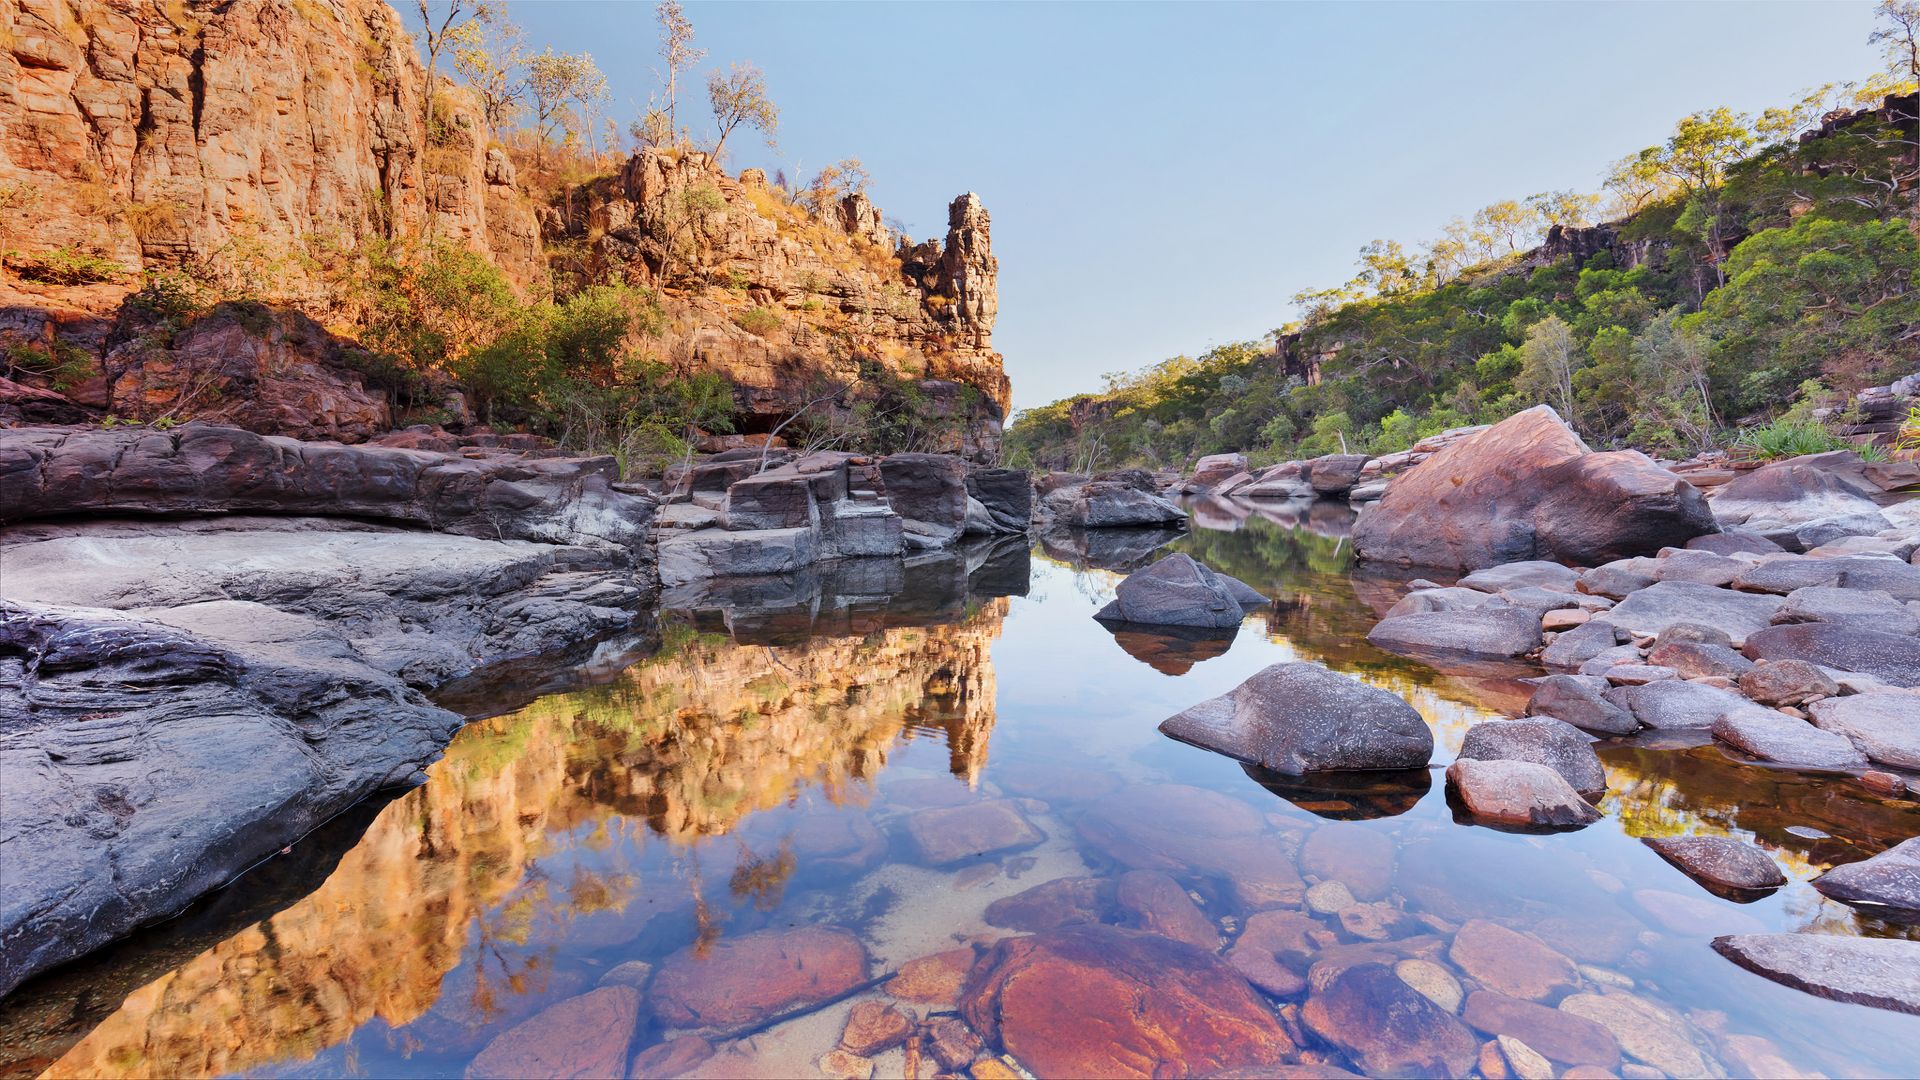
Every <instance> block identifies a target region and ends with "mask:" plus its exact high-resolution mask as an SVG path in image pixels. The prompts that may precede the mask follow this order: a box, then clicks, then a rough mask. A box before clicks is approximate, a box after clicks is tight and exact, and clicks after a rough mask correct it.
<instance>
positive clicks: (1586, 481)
mask: <svg viewBox="0 0 1920 1080" xmlns="http://www.w3.org/2000/svg"><path fill="white" fill-rule="evenodd" d="M1715 528H1716V526H1715V525H1714V521H1713V513H1712V511H1710V510H1709V509H1708V507H1707V503H1706V500H1705V499H1704V498H1703V497H1702V496H1701V494H1700V492H1699V491H1698V490H1696V489H1695V488H1694V487H1693V485H1691V484H1689V483H1687V482H1686V481H1685V480H1682V479H1681V478H1680V477H1678V476H1676V475H1674V474H1673V473H1671V472H1668V471H1667V470H1665V469H1663V468H1661V467H1659V466H1658V465H1656V464H1654V463H1653V461H1652V460H1650V459H1648V458H1647V457H1646V456H1645V455H1643V454H1639V453H1636V452H1632V451H1622V452H1615V453H1599V454H1596V453H1593V452H1592V451H1590V450H1589V449H1588V448H1587V446H1586V444H1585V443H1583V442H1581V441H1580V438H1579V436H1577V435H1575V434H1574V433H1573V431H1572V429H1570V428H1569V427H1567V425H1566V424H1565V423H1564V422H1563V421H1562V420H1561V419H1560V417H1559V416H1558V415H1556V414H1555V413H1554V411H1553V410H1552V409H1551V408H1548V407H1547V406H1545V405H1539V406H1535V407H1534V408H1531V409H1527V410H1525V411H1524V412H1520V413H1516V414H1515V415H1513V416H1510V417H1508V418H1507V419H1505V420H1502V421H1501V422H1500V423H1498V424H1495V425H1493V426H1492V427H1490V428H1488V429H1487V430H1485V431H1482V432H1480V433H1479V434H1477V435H1474V436H1473V437H1471V438H1468V439H1465V440H1462V441H1460V442H1458V443H1455V444H1453V445H1451V446H1448V447H1447V448H1446V449H1444V450H1441V451H1440V452H1439V453H1437V454H1435V455H1434V456H1433V457H1431V458H1428V459H1427V460H1425V461H1423V462H1421V463H1420V464H1418V465H1416V466H1414V467H1413V468H1411V469H1409V470H1408V471H1406V472H1404V473H1402V474H1400V475H1399V476H1398V477H1396V478H1395V479H1394V481H1393V484H1392V486H1391V487H1389V488H1388V489H1387V493H1386V495H1385V496H1383V497H1382V498H1381V499H1380V501H1379V502H1377V503H1374V504H1373V505H1371V506H1369V507H1368V508H1367V509H1366V511H1365V512H1363V513H1362V514H1361V515H1360V520H1359V521H1358V522H1357V523H1356V524H1355V526H1354V532H1353V541H1354V550H1355V551H1356V552H1357V553H1358V554H1359V556H1360V557H1361V558H1362V559H1367V560H1372V561H1380V562H1394V563H1400V564H1402V565H1417V566H1432V567H1442V568H1451V569H1461V570H1477V569H1481V568H1483V567H1489V566H1495V565H1498V564H1500V563H1507V562H1514V561H1516V560H1521V559H1550V560H1555V561H1560V562H1567V563H1573V564H1577V565H1586V566H1592V565H1597V564H1599V563H1603V562H1606V561H1608V560H1610V559H1616V558H1620V557H1623V556H1627V555H1651V554H1653V553H1655V552H1657V551H1659V550H1660V549H1661V548H1663V547H1669V546H1674V545H1679V544H1683V543H1685V542H1686V541H1688V540H1690V539H1692V538H1693V537H1695V536H1698V535H1700V534H1702V533H1708V532H1713V531H1714V530H1715Z"/></svg>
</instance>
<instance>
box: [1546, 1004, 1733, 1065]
mask: <svg viewBox="0 0 1920 1080" xmlns="http://www.w3.org/2000/svg"><path fill="white" fill-rule="evenodd" d="M1557 1007H1558V1008H1559V1009H1560V1011H1561V1012H1565V1013H1570V1014H1572V1015H1574V1016H1579V1017H1583V1018H1585V1019H1588V1020H1592V1021H1593V1022H1594V1023H1596V1024H1599V1025H1600V1026H1601V1027H1603V1028H1606V1029H1607V1031H1608V1032H1609V1033H1611V1034H1612V1035H1613V1037H1614V1039H1615V1040H1617V1041H1618V1042H1619V1043H1620V1049H1622V1050H1624V1051H1625V1052H1626V1054H1627V1056H1628V1057H1631V1058H1633V1059H1634V1060H1636V1061H1641V1062H1644V1063H1646V1064H1648V1065H1651V1066H1653V1067H1654V1068H1656V1069H1659V1070H1660V1071H1661V1072H1664V1073H1666V1074H1667V1075H1668V1076H1708V1075H1720V1071H1719V1070H1718V1069H1716V1068H1714V1067H1713V1066H1711V1065H1710V1064H1709V1063H1708V1059H1707V1057H1706V1055H1704V1054H1702V1053H1701V1052H1700V1048H1699V1047H1698V1046H1695V1045H1694V1043H1693V1040H1692V1038H1690V1037H1689V1035H1688V1028H1687V1022H1686V1021H1685V1020H1684V1019H1682V1018H1681V1017H1680V1016H1678V1015H1677V1014H1675V1013H1673V1012H1672V1011H1670V1010H1668V1009H1666V1008H1663V1007H1662V1006H1659V1005H1656V1004H1654V1003H1653V1002H1651V1001H1648V1000H1647V999H1645V998H1643V997H1640V996H1639V995H1637V994H1630V993H1627V992H1625V991H1622V990H1611V991H1608V992H1607V993H1604V994H1574V995H1572V996H1571V997H1568V998H1565V999H1564V1000H1562V1001H1561V1002H1560V1004H1559V1005H1558V1006H1557Z"/></svg>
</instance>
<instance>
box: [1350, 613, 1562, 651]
mask: <svg viewBox="0 0 1920 1080" xmlns="http://www.w3.org/2000/svg"><path fill="white" fill-rule="evenodd" d="M1367 640H1368V641H1370V642H1372V643H1373V644H1375V645H1378V646H1380V647H1381V648H1383V649H1388V650H1391V651H1395V652H1411V653H1415V654H1419V653H1429V654H1434V655H1453V656H1494V657H1515V656H1525V655H1526V654H1527V653H1530V652H1532V651H1533V650H1535V649H1537V648H1539V647H1540V640H1541V638H1540V616H1538V615H1536V614H1534V613H1533V612H1531V611H1528V610H1526V609H1524V608H1518V607H1509V606H1491V605H1490V606H1487V607H1480V608H1471V609H1465V610H1457V611H1431V612H1426V613H1423V614H1418V615H1401V616H1397V617H1394V618H1390V619H1383V620H1381V621H1380V623H1378V624H1377V625H1375V626H1374V628H1373V629H1372V630H1371V631H1369V632H1368V633H1367Z"/></svg>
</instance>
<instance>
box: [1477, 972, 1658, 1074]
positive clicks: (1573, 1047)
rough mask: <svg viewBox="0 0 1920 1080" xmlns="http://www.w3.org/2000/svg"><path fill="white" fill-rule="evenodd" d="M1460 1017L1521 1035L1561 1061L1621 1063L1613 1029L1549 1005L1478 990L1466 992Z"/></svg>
mask: <svg viewBox="0 0 1920 1080" xmlns="http://www.w3.org/2000/svg"><path fill="white" fill-rule="evenodd" d="M1461 1019H1463V1020H1465V1021H1466V1022H1467V1026H1469V1027H1471V1028H1473V1029H1474V1030H1475V1031H1480V1032H1483V1033H1485V1034H1488V1035H1496V1036H1497V1035H1506V1036H1511V1037H1513V1038H1516V1039H1519V1040H1520V1041H1521V1042H1524V1043H1526V1044H1527V1045H1528V1046H1530V1047H1532V1048H1533V1049H1534V1050H1536V1051H1538V1052H1540V1053H1541V1054H1544V1055H1546V1056H1547V1057H1548V1058H1551V1059H1552V1060H1554V1061H1557V1062H1559V1063H1561V1064H1562V1065H1584V1066H1586V1067H1588V1068H1590V1069H1607V1070H1613V1069H1618V1068H1619V1067H1620V1044H1619V1043H1618V1042H1617V1041H1615V1040H1614V1037H1613V1033H1612V1032H1609V1031H1608V1030H1607V1029H1606V1028H1604V1027H1601V1026H1600V1025H1599V1024H1596V1023H1594V1022H1593V1021H1591V1020H1588V1019H1586V1018H1584V1017H1579V1016H1575V1015H1573V1014H1572V1013H1566V1012H1561V1011H1560V1010H1559V1009H1555V1008H1552V1007H1550V1006H1547V1005H1540V1004H1537V1003H1535V1002H1531V1001H1522V1000H1520V999H1519V998H1515V997H1509V996H1508V995H1506V994H1500V993H1495V992H1494V991H1491V990H1476V991H1474V992H1473V993H1472V994H1470V995H1468V996H1467V1008H1466V1012H1465V1013H1464V1014H1463V1015H1462V1017H1461Z"/></svg>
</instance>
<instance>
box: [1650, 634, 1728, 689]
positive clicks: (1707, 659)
mask: <svg viewBox="0 0 1920 1080" xmlns="http://www.w3.org/2000/svg"><path fill="white" fill-rule="evenodd" d="M1669 629H1671V627H1669ZM1647 663H1649V664H1657V665H1659V666H1660V667H1664V668H1667V669H1669V670H1670V671H1672V672H1673V673H1674V674H1675V675H1677V676H1679V677H1680V678H1682V679H1704V678H1713V677H1715V676H1718V677H1720V678H1725V679H1738V678H1740V676H1742V675H1744V674H1746V673H1747V672H1748V671H1750V670H1752V669H1753V661H1751V660H1749V659H1747V658H1746V657H1744V656H1741V655H1740V654H1739V653H1737V652H1734V651H1733V650H1732V649H1731V648H1729V647H1728V646H1725V645H1714V644H1708V643H1704V642H1696V641H1659V642H1655V643H1654V646H1653V648H1652V649H1650V650H1648V651H1647Z"/></svg>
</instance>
